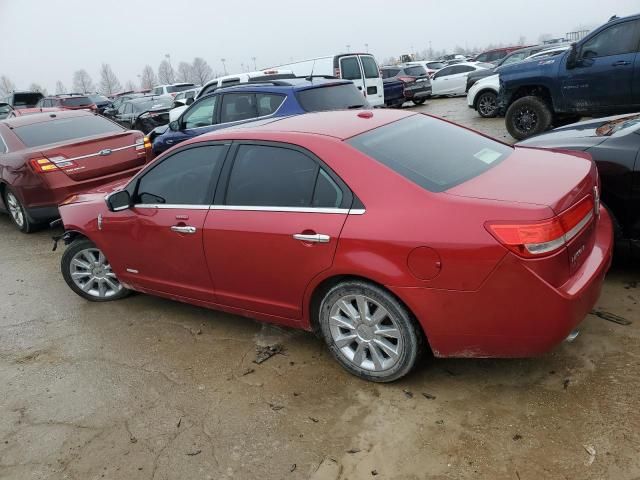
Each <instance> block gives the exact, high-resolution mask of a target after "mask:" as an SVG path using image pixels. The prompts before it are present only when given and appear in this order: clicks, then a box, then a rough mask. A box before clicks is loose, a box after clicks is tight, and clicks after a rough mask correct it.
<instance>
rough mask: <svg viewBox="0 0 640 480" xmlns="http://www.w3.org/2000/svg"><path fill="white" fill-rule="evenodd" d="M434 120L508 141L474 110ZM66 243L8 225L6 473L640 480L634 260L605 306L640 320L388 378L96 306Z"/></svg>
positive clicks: (2, 352)
mask: <svg viewBox="0 0 640 480" xmlns="http://www.w3.org/2000/svg"><path fill="white" fill-rule="evenodd" d="M420 110H426V111H427V112H433V113H436V114H440V115H442V116H446V118H448V119H450V120H453V121H457V122H461V123H463V124H465V125H469V126H471V127H473V128H477V129H479V130H481V131H483V132H486V133H489V134H491V135H494V136H497V137H498V138H503V139H507V140H508V138H507V137H506V133H505V132H504V124H503V121H502V120H501V119H495V120H484V119H480V118H479V117H477V115H476V114H475V112H473V111H471V110H469V109H468V108H467V107H466V104H465V100H464V99H461V98H458V99H443V100H432V101H430V102H429V103H428V104H427V105H426V106H424V107H420ZM50 235H51V232H48V231H43V232H39V233H36V234H34V235H31V236H28V237H26V236H24V235H22V234H20V233H17V232H16V231H15V230H14V229H13V227H12V226H11V224H10V222H9V219H8V217H6V216H4V215H2V216H0V245H1V246H0V478H1V479H45V478H46V479H78V480H85V479H102V478H105V479H216V480H222V479H231V478H233V479H262V480H271V479H273V480H280V479H307V478H310V479H313V480H337V479H341V480H346V479H352V480H353V479H369V478H375V479H407V480H411V479H466V478H474V479H475V478H486V479H514V480H527V479H536V480H537V479H576V480H583V479H616V480H617V479H620V480H622V479H637V478H640V455H639V452H640V413H639V412H638V407H639V406H640V401H639V400H638V392H639V391H640V389H639V387H640V305H639V304H638V302H639V301H640V288H638V280H639V277H640V268H639V267H630V266H625V265H621V266H617V267H615V268H614V269H613V270H612V271H611V272H610V274H609V275H608V277H607V280H606V284H605V286H604V291H603V294H602V297H601V299H600V301H599V302H598V305H597V308H598V309H601V310H604V311H608V312H611V313H615V314H617V315H620V316H622V317H624V318H626V319H629V320H632V321H633V323H632V324H631V325H628V326H623V325H619V324H616V323H611V322H608V321H605V320H603V319H601V318H598V317H596V316H593V315H589V316H588V317H587V318H586V319H585V321H584V323H583V324H582V326H581V330H582V333H581V335H580V336H579V337H578V338H577V339H576V340H575V341H574V342H573V343H571V344H563V345H561V346H559V347H558V348H557V349H556V350H555V351H554V352H552V353H550V354H548V355H546V356H544V357H542V358H536V359H529V360H472V359H464V360H434V359H426V360H424V361H423V363H422V364H421V365H420V366H419V368H418V369H417V370H416V371H415V372H414V373H413V374H411V375H410V376H409V377H408V378H406V379H404V380H402V381H399V382H397V383H394V384H391V385H376V384H372V383H367V382H364V381H360V380H358V379H356V378H354V377H352V376H350V375H348V374H347V373H345V372H344V371H343V370H341V368H340V367H339V366H338V365H337V364H336V363H335V362H334V361H333V360H332V359H331V358H330V356H329V354H328V353H327V351H326V350H325V348H324V346H323V343H322V342H321V341H320V340H318V339H317V338H315V337H314V336H313V335H311V334H308V333H304V332H298V331H293V330H286V329H280V328H276V327H270V326H264V325H261V324H258V323H256V322H254V321H252V320H249V319H246V318H241V317H236V316H232V315H227V314H222V313H217V312H213V311H208V310H204V309H201V308H196V307H192V306H188V305H183V304H180V303H175V302H171V301H168V300H163V299H159V298H153V297H149V296H145V295H134V296H132V297H129V298H127V299H125V300H123V301H119V302H114V303H107V304H96V303H89V302H86V301H84V300H82V299H81V298H80V297H78V296H76V295H75V294H74V293H73V292H72V291H71V290H70V289H69V288H68V287H67V286H66V284H65V283H64V281H63V280H62V278H61V275H60V271H59V261H60V256H61V251H60V250H58V251H57V252H52V251H51V241H50ZM514 321H517V312H514ZM274 343H279V344H282V345H283V347H284V351H283V352H282V354H277V355H275V356H273V357H271V358H270V359H269V360H267V361H265V362H264V363H262V364H260V365H257V364H255V363H253V360H254V359H255V355H256V347H257V346H261V345H270V344H274Z"/></svg>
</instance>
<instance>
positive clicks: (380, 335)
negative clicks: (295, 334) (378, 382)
mask: <svg viewBox="0 0 640 480" xmlns="http://www.w3.org/2000/svg"><path fill="white" fill-rule="evenodd" d="M329 329H330V332H331V337H332V339H333V342H334V343H335V345H336V347H337V348H338V350H339V351H340V352H341V353H342V355H343V356H344V357H345V358H346V359H347V360H348V361H349V362H351V363H352V364H354V365H355V366H357V367H359V368H362V369H364V370H370V371H374V372H380V371H384V370H388V369H390V368H392V367H393V366H394V365H396V364H397V363H398V361H399V360H400V358H401V355H402V353H403V352H402V350H403V343H402V336H401V334H400V328H399V324H398V322H397V320H396V319H394V318H393V315H391V314H390V313H389V312H388V311H387V310H386V309H385V308H384V307H383V306H382V305H380V304H379V303H378V302H376V301H375V300H373V299H372V298H370V297H368V296H366V295H346V296H344V297H341V298H340V299H338V301H337V302H335V304H334V305H333V306H332V308H331V312H330V317H329Z"/></svg>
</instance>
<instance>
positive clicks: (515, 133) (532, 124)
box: [505, 96, 553, 140]
mask: <svg viewBox="0 0 640 480" xmlns="http://www.w3.org/2000/svg"><path fill="white" fill-rule="evenodd" d="M552 118H553V115H552V113H551V109H550V108H549V105H547V103H546V102H545V101H544V100H543V99H541V98H539V97H534V96H528V97H522V98H519V99H517V100H516V101H515V102H513V103H512V104H511V105H510V106H509V108H508V109H507V114H506V115H505V124H506V127H507V130H508V131H509V134H510V135H511V136H512V137H513V138H515V139H516V140H524V139H525V138H529V137H531V136H533V135H537V134H539V133H542V132H544V131H546V130H548V129H549V127H550V126H551V119H552Z"/></svg>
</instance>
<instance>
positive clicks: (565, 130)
mask: <svg viewBox="0 0 640 480" xmlns="http://www.w3.org/2000/svg"><path fill="white" fill-rule="evenodd" d="M518 145H522V146H526V147H544V148H559V149H565V150H581V151H584V152H587V153H589V154H590V155H591V156H592V157H593V159H594V161H595V162H596V165H597V167H598V172H599V173H600V180H601V188H602V192H601V198H602V202H603V203H604V204H605V205H606V206H607V208H608V209H609V212H611V214H612V217H613V220H614V227H615V234H616V249H617V251H618V252H620V253H623V255H624V254H632V255H633V256H634V257H636V258H640V113H634V114H626V115H616V116H612V117H606V118H598V119H591V120H587V121H584V122H578V123H574V124H572V125H567V126H565V127H561V128H556V129H555V130H551V131H550V132H547V133H543V134H541V135H538V136H535V137H531V138H528V139H527V140H524V141H522V142H520V143H518Z"/></svg>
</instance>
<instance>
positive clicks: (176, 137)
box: [152, 77, 368, 155]
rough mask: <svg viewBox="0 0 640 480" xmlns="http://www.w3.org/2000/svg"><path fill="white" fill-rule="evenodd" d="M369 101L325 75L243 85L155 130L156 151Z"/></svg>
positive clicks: (202, 101)
mask: <svg viewBox="0 0 640 480" xmlns="http://www.w3.org/2000/svg"><path fill="white" fill-rule="evenodd" d="M366 107H368V104H367V101H366V99H365V98H364V97H363V95H362V93H361V92H360V91H359V90H358V89H357V88H356V86H355V85H354V84H353V82H351V81H349V80H338V79H334V78H325V77H321V78H319V77H313V78H311V77H309V78H293V79H287V80H270V81H263V82H259V83H258V82H254V83H244V84H240V85H235V86H233V87H226V88H220V89H218V90H216V91H215V92H213V93H211V94H209V95H206V96H204V97H202V98H199V99H198V100H197V101H195V102H194V103H192V104H191V106H190V107H189V108H188V109H187V110H185V111H184V112H183V113H182V115H180V117H179V118H178V120H176V121H174V122H171V123H170V124H169V125H168V126H165V127H159V128H157V129H156V130H155V131H154V132H153V136H152V141H153V152H154V153H155V154H156V155H158V154H160V153H162V152H164V151H165V150H167V149H169V148H171V147H173V146H174V145H177V144H178V143H180V142H184V141H185V140H188V139H190V138H193V137H197V136H198V135H202V134H204V133H207V132H211V131H213V130H218V129H220V128H226V127H231V126H234V125H239V124H242V123H247V122H252V121H254V120H261V119H265V118H272V117H285V116H290V115H299V114H302V113H306V112H318V111H324V110H343V109H348V108H366Z"/></svg>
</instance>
